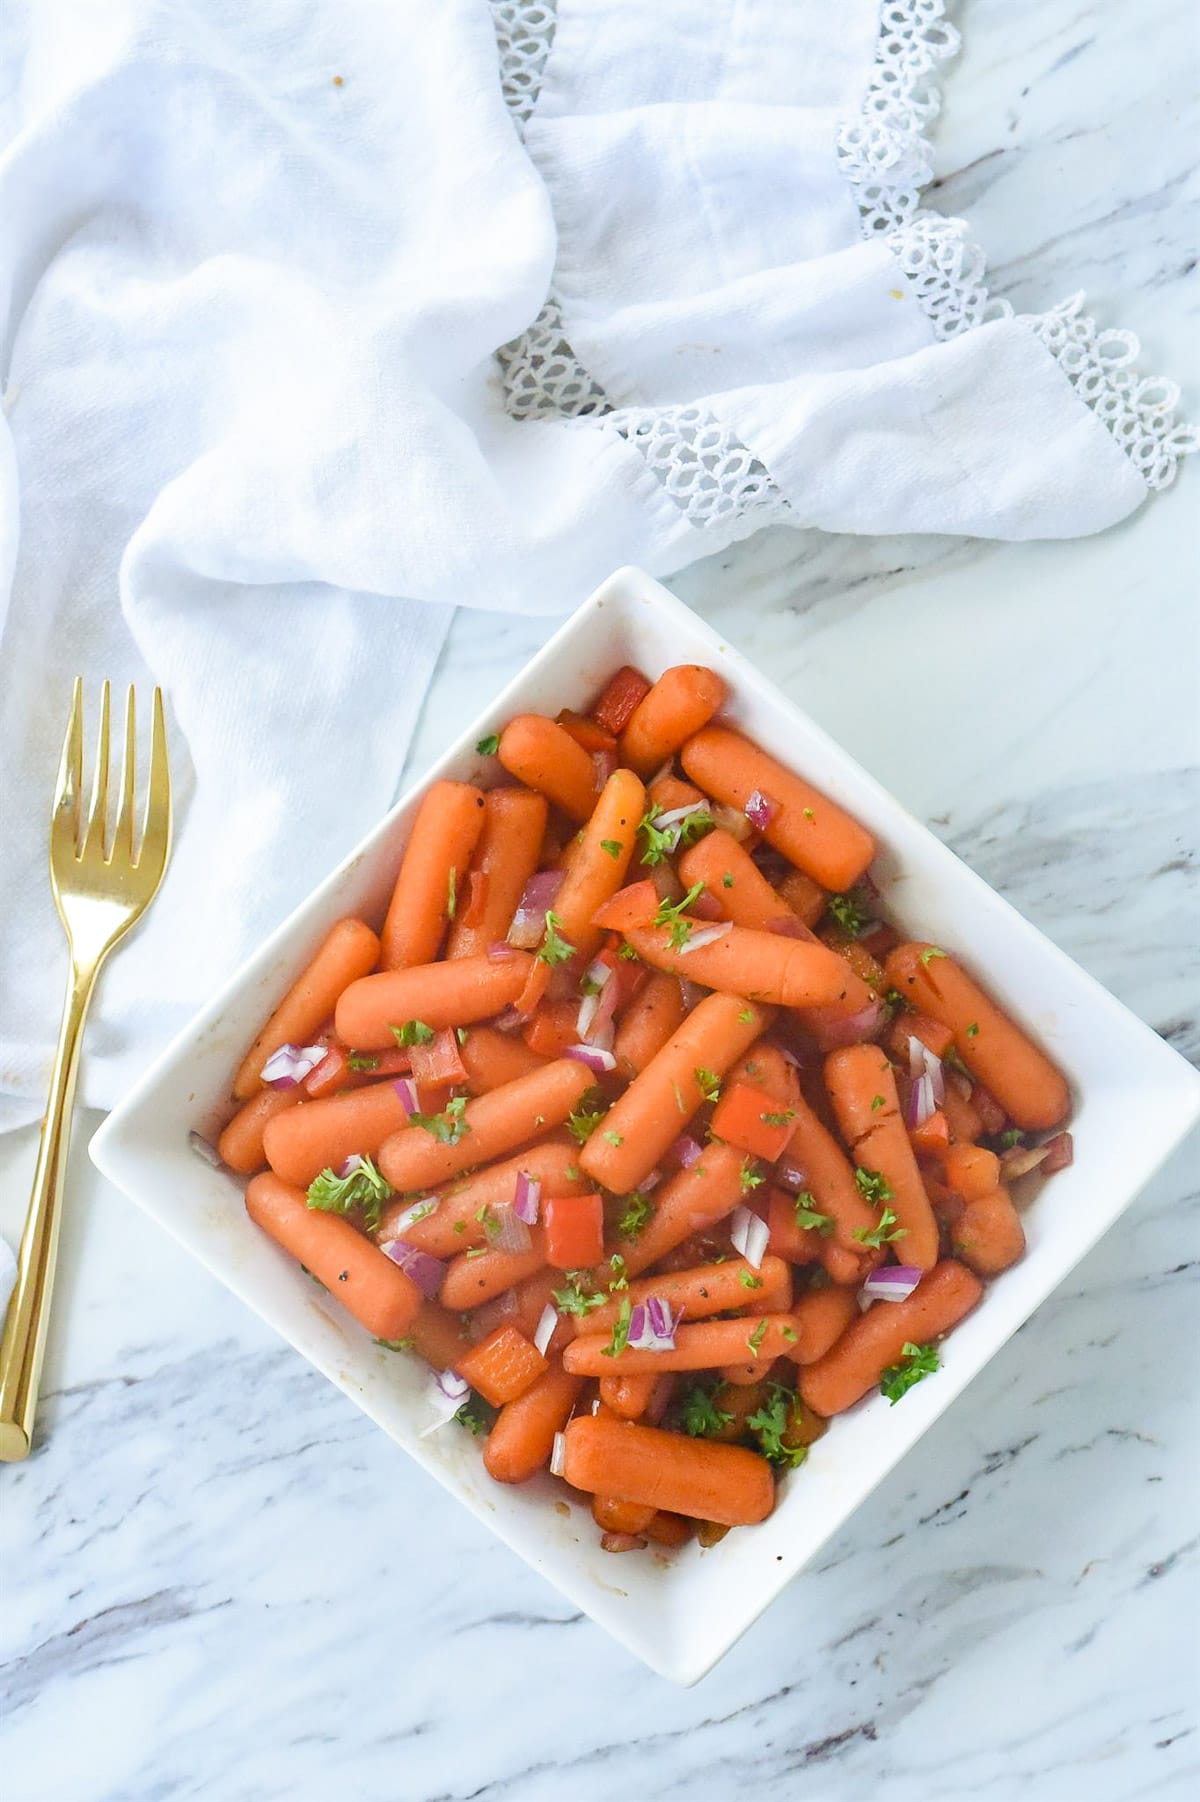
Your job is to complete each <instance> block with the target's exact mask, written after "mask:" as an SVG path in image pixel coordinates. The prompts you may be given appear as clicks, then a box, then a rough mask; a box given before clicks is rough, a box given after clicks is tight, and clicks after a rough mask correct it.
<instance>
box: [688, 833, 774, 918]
mask: <svg viewBox="0 0 1200 1802" xmlns="http://www.w3.org/2000/svg"><path fill="white" fill-rule="evenodd" d="M679 880H680V882H682V884H683V886H684V888H685V889H690V888H693V887H694V886H695V884H696V883H697V882H702V883H703V884H704V887H705V889H706V891H707V893H708V894H710V895H711V896H712V898H713V900H714V901H715V902H716V904H717V906H718V907H719V908H720V910H721V917H722V919H725V920H732V921H733V922H734V924H735V925H737V926H751V927H754V928H756V929H757V930H759V931H762V932H768V931H770V930H771V928H773V927H774V928H778V927H779V925H780V922H784V923H786V922H788V921H791V922H792V923H793V924H798V922H797V921H796V916H795V914H794V913H793V912H792V910H791V908H790V907H789V906H788V904H787V902H786V901H785V900H784V898H783V896H782V895H780V894H779V893H777V891H776V890H775V889H773V888H772V887H771V884H770V883H769V882H768V881H767V879H766V877H765V876H764V875H763V873H762V871H761V870H760V869H759V867H758V865H757V864H756V863H755V861H754V859H753V858H752V857H751V856H750V853H749V852H748V851H747V850H746V849H745V847H744V846H743V845H739V843H738V841H737V840H736V838H732V837H731V836H730V834H729V833H728V832H721V831H717V832H709V833H707V834H706V835H705V837H704V838H701V839H697V841H696V843H695V844H694V845H690V846H689V847H688V849H687V850H686V851H685V852H684V853H683V856H682V857H681V858H680V859H679Z"/></svg>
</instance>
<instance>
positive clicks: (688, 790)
mask: <svg viewBox="0 0 1200 1802" xmlns="http://www.w3.org/2000/svg"><path fill="white" fill-rule="evenodd" d="M646 799H647V800H648V801H649V802H650V804H651V805H652V806H654V807H657V808H658V811H659V812H660V813H674V812H675V809H676V808H677V807H696V806H699V805H701V804H702V803H704V802H706V801H707V796H705V795H702V794H701V793H700V790H699V789H698V788H693V787H692V785H691V783H690V782H681V781H680V779H679V777H678V776H669V775H668V776H656V777H655V779H654V781H653V782H652V783H651V784H650V786H649V788H648V789H647V790H646Z"/></svg>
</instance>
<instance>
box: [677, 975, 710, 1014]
mask: <svg viewBox="0 0 1200 1802" xmlns="http://www.w3.org/2000/svg"><path fill="white" fill-rule="evenodd" d="M679 992H680V994H681V995H682V996H683V1007H684V1012H685V1013H689V1014H690V1013H691V1011H692V1009H693V1008H694V1007H699V1005H700V1003H701V1002H702V1001H703V1000H704V997H705V996H706V995H707V994H708V990H707V989H706V988H704V987H703V986H702V984H700V983H698V982H692V981H691V979H690V978H689V977H687V976H681V977H680V978H679Z"/></svg>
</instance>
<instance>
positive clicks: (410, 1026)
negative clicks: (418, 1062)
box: [388, 1020, 433, 1051]
mask: <svg viewBox="0 0 1200 1802" xmlns="http://www.w3.org/2000/svg"><path fill="white" fill-rule="evenodd" d="M388 1031H389V1032H390V1033H391V1035H392V1037H393V1038H394V1039H395V1041H396V1043H397V1045H399V1047H400V1049H401V1051H407V1050H408V1048H409V1046H410V1045H428V1044H429V1043H430V1041H431V1040H432V1038H433V1027H432V1026H426V1024H425V1022H424V1020H406V1021H405V1022H404V1025H403V1026H389V1027H388Z"/></svg>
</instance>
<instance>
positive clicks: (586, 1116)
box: [567, 1108, 608, 1145]
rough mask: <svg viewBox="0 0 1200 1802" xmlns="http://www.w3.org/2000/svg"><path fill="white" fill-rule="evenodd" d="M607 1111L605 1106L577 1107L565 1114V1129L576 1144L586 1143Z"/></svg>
mask: <svg viewBox="0 0 1200 1802" xmlns="http://www.w3.org/2000/svg"><path fill="white" fill-rule="evenodd" d="M607 1112H608V1109H607V1108H596V1109H595V1110H589V1109H586V1108H578V1109H577V1110H576V1111H575V1113H573V1114H568V1115H567V1131H568V1132H569V1133H570V1135H571V1137H572V1138H573V1139H574V1140H576V1142H577V1143H578V1144H580V1145H586V1143H587V1141H588V1140H589V1139H590V1138H591V1136H592V1134H593V1133H594V1132H595V1130H596V1128H597V1127H598V1126H599V1124H600V1122H601V1121H602V1120H603V1118H604V1116H605V1114H606V1113H607Z"/></svg>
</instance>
